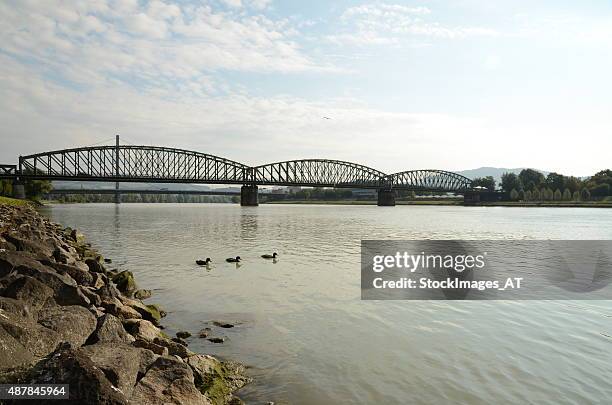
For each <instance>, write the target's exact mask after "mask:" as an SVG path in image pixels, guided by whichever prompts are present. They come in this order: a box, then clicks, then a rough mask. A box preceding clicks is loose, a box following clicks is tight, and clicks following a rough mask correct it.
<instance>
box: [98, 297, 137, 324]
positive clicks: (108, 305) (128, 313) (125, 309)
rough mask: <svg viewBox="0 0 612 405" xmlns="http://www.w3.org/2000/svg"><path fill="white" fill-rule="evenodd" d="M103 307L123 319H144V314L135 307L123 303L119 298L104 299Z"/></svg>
mask: <svg viewBox="0 0 612 405" xmlns="http://www.w3.org/2000/svg"><path fill="white" fill-rule="evenodd" d="M101 305H102V307H103V308H104V309H105V310H106V312H107V313H109V314H113V315H115V316H116V317H117V318H119V319H121V320H128V319H142V315H140V313H139V312H138V311H136V310H135V309H134V308H132V307H129V306H127V305H123V304H122V303H121V301H119V300H118V299H116V298H114V299H105V300H103V301H102V304H101Z"/></svg>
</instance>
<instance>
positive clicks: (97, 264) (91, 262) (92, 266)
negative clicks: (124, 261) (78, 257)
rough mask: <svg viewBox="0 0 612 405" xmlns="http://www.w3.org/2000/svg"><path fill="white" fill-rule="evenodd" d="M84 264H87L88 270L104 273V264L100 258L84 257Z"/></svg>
mask: <svg viewBox="0 0 612 405" xmlns="http://www.w3.org/2000/svg"><path fill="white" fill-rule="evenodd" d="M85 264H86V265H87V267H89V271H92V272H94V273H106V269H105V268H104V265H103V264H102V263H101V260H100V259H98V258H96V259H93V258H88V259H85Z"/></svg>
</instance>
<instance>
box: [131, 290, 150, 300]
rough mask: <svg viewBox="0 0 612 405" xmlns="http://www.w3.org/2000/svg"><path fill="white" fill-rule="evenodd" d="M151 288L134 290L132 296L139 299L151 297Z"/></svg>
mask: <svg viewBox="0 0 612 405" xmlns="http://www.w3.org/2000/svg"><path fill="white" fill-rule="evenodd" d="M151 295H152V293H151V290H144V289H141V290H136V292H135V293H134V298H136V299H139V300H146V299H147V298H151Z"/></svg>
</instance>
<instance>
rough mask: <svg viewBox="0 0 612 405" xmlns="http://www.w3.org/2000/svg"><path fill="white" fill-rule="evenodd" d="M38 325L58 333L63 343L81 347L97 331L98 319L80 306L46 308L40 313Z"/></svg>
mask: <svg viewBox="0 0 612 405" xmlns="http://www.w3.org/2000/svg"><path fill="white" fill-rule="evenodd" d="M38 323H39V324H41V325H43V326H44V327H46V328H48V329H51V330H54V331H56V332H57V333H58V335H59V338H60V340H61V341H62V342H69V343H70V344H71V345H72V346H73V347H78V346H81V345H83V344H84V343H85V341H86V340H87V338H88V337H89V336H90V335H91V334H92V332H93V331H94V330H95V329H96V325H97V322H96V317H95V316H94V315H93V314H92V313H91V312H89V311H88V310H87V309H86V308H83V307H81V306H78V305H71V306H63V307H60V306H56V307H51V308H44V309H42V310H41V311H40V312H39V313H38Z"/></svg>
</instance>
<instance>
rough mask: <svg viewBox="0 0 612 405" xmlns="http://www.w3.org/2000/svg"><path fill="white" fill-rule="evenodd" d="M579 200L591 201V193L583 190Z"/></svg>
mask: <svg viewBox="0 0 612 405" xmlns="http://www.w3.org/2000/svg"><path fill="white" fill-rule="evenodd" d="M580 199H581V200H583V201H589V200H590V199H591V193H590V192H589V190H587V189H586V188H583V189H582V191H581V192H580Z"/></svg>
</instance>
